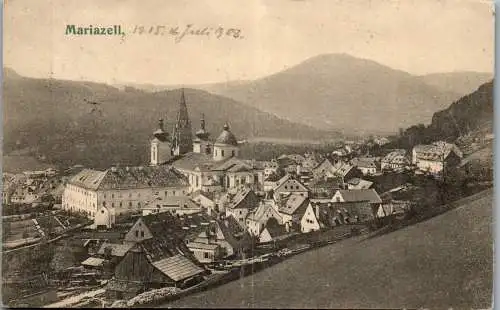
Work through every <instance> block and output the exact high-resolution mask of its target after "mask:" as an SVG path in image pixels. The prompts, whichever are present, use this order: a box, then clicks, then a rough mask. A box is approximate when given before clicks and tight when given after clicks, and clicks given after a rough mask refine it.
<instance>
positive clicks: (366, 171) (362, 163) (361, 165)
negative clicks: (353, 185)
mask: <svg viewBox="0 0 500 310" xmlns="http://www.w3.org/2000/svg"><path fill="white" fill-rule="evenodd" d="M351 164H352V165H353V166H355V167H356V168H358V169H359V170H360V171H361V173H362V174H363V175H374V174H376V173H377V158H375V157H356V158H353V159H352V160H351Z"/></svg>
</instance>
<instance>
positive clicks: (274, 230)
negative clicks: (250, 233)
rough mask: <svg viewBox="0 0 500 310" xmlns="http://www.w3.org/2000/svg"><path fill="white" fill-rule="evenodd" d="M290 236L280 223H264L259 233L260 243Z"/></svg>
mask: <svg viewBox="0 0 500 310" xmlns="http://www.w3.org/2000/svg"><path fill="white" fill-rule="evenodd" d="M288 236H290V233H289V232H288V231H287V230H286V228H285V227H284V226H281V225H266V226H265V227H264V229H263V230H262V232H261V233H260V235H259V242H260V243H267V242H271V241H279V240H282V239H285V238H287V237H288Z"/></svg>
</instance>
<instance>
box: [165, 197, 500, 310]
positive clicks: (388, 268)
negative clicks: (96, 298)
mask: <svg viewBox="0 0 500 310" xmlns="http://www.w3.org/2000/svg"><path fill="white" fill-rule="evenodd" d="M488 191H489V192H488V193H486V195H485V193H480V195H478V198H477V199H476V200H473V201H471V199H465V200H464V205H462V206H460V207H458V208H457V209H454V210H451V211H449V212H447V213H445V214H442V215H440V216H437V217H435V218H432V219H430V220H428V221H425V222H421V223H418V224H416V225H414V226H410V227H407V228H404V229H401V230H399V231H395V232H393V233H389V234H386V235H382V236H380V237H376V238H373V239H361V238H362V237H361V238H358V239H349V240H346V241H342V242H339V243H337V244H334V245H332V246H327V247H324V248H320V249H317V250H314V251H310V252H306V253H303V254H300V255H298V256H295V257H293V258H291V259H289V260H287V261H285V262H283V263H281V264H278V265H275V266H273V267H271V268H268V269H265V270H263V271H261V272H259V273H256V274H254V275H253V276H249V277H246V278H243V279H240V280H238V281H234V282H231V283H228V284H225V285H223V286H220V287H218V288H214V289H212V290H209V291H205V292H202V293H198V294H195V295H192V296H187V297H185V298H183V299H180V300H177V301H174V302H171V303H168V304H164V305H162V306H161V307H211V308H215V307H217V308H219V307H227V308H230V307H231V308H232V307H235V308H241V307H245V308H248V307H250V308H252V307H259V308H290V307H295V308H403V307H405V308H419V307H431V308H449V307H453V308H487V307H491V296H492V285H493V265H492V264H493V236H492V218H493V214H492V210H493V208H492V204H493V193H492V190H488Z"/></svg>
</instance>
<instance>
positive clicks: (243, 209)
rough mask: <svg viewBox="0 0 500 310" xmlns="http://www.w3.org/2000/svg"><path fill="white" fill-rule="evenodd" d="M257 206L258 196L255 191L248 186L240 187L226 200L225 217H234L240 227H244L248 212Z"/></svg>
mask: <svg viewBox="0 0 500 310" xmlns="http://www.w3.org/2000/svg"><path fill="white" fill-rule="evenodd" d="M258 206H259V197H258V196H257V195H256V194H255V192H254V191H253V190H252V189H251V188H249V187H241V188H240V189H239V190H238V191H237V192H236V194H235V195H234V196H233V197H232V198H231V199H230V201H229V202H228V206H227V207H226V208H225V210H226V217H230V216H232V217H234V218H235V219H236V221H237V222H238V223H239V224H240V225H241V227H245V219H246V218H247V216H248V214H249V213H250V212H251V211H253V210H254V209H256V208H257V207H258Z"/></svg>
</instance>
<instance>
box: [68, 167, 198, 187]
mask: <svg viewBox="0 0 500 310" xmlns="http://www.w3.org/2000/svg"><path fill="white" fill-rule="evenodd" d="M69 183H70V184H73V185H76V186H79V187H83V188H87V189H91V190H102V189H130V188H156V187H180V186H187V185H188V180H187V178H186V177H185V176H184V175H182V174H181V173H180V172H178V171H176V170H175V169H173V168H172V167H169V166H147V167H142V166H139V167H113V168H111V169H108V170H106V171H104V172H102V171H96V170H91V169H84V170H82V171H81V172H80V173H78V174H77V175H75V176H74V177H72V178H71V179H70V180H69Z"/></svg>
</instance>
